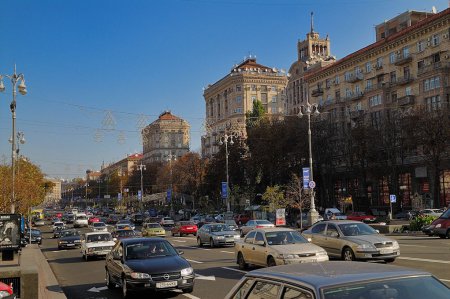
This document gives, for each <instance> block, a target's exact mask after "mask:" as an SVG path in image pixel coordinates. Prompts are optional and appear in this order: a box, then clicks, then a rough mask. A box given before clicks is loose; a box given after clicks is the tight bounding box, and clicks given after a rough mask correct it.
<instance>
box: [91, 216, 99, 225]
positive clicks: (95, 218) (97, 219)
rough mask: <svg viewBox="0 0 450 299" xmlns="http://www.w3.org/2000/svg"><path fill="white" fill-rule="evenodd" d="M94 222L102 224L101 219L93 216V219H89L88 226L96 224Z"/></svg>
mask: <svg viewBox="0 0 450 299" xmlns="http://www.w3.org/2000/svg"><path fill="white" fill-rule="evenodd" d="M94 222H100V218H98V217H94V216H92V217H90V218H89V219H88V224H89V225H91V224H92V223H94Z"/></svg>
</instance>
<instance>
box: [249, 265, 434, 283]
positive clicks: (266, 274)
mask: <svg viewBox="0 0 450 299" xmlns="http://www.w3.org/2000/svg"><path fill="white" fill-rule="evenodd" d="M418 275H428V276H431V274H430V273H428V272H423V271H419V270H414V269H409V268H404V267H399V266H394V265H386V264H377V263H361V262H349V261H328V262H320V263H304V264H292V265H283V266H276V267H270V268H262V269H258V270H254V271H251V272H249V273H247V274H246V276H247V277H263V278H269V279H273V280H283V281H289V282H291V283H294V284H296V283H302V284H308V285H310V286H311V287H312V288H315V289H320V288H323V287H327V286H333V285H339V284H344V283H353V282H362V281H366V280H379V279H386V278H394V277H405V276H418Z"/></svg>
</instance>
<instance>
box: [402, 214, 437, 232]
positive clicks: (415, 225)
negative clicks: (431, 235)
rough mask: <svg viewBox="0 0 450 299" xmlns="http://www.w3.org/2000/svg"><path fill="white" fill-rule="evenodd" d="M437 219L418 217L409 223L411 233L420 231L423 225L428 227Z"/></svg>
mask: <svg viewBox="0 0 450 299" xmlns="http://www.w3.org/2000/svg"><path fill="white" fill-rule="evenodd" d="M436 218H437V217H434V216H424V215H420V216H417V217H415V218H414V219H412V220H411V221H410V222H409V229H410V230H411V231H421V230H422V227H424V226H425V225H430V224H431V222H433V221H434V220H435V219H436Z"/></svg>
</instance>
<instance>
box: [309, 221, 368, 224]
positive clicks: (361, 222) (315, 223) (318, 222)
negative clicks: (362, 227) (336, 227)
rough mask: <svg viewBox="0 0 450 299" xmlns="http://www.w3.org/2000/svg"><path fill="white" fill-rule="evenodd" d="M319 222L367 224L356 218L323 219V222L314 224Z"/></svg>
mask: <svg viewBox="0 0 450 299" xmlns="http://www.w3.org/2000/svg"><path fill="white" fill-rule="evenodd" d="M319 223H334V224H347V223H362V224H365V223H364V222H361V221H356V220H327V221H321V222H318V223H315V224H314V225H316V224H319ZM366 225H367V224H366Z"/></svg>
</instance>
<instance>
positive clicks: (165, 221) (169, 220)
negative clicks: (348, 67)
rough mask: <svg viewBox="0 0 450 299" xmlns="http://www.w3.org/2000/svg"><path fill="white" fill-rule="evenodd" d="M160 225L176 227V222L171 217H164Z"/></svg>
mask: <svg viewBox="0 0 450 299" xmlns="http://www.w3.org/2000/svg"><path fill="white" fill-rule="evenodd" d="M160 224H161V226H174V225H175V222H174V221H173V219H172V218H170V217H164V218H163V219H161V223H160Z"/></svg>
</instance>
